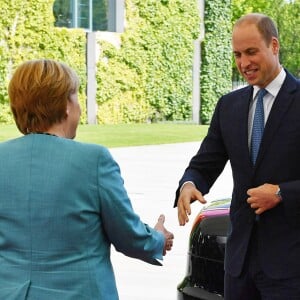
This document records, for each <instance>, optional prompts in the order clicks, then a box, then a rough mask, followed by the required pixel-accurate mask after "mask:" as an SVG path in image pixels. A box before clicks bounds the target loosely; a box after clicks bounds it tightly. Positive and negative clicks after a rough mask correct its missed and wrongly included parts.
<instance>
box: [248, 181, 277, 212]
mask: <svg viewBox="0 0 300 300" xmlns="http://www.w3.org/2000/svg"><path fill="white" fill-rule="evenodd" d="M278 188H279V186H278V185H274V184H269V183H265V184H263V185H260V186H258V187H256V188H252V189H249V190H248V191H247V194H248V195H249V198H248V199H247V202H248V203H249V204H250V206H251V208H253V209H254V210H255V213H256V214H257V215H260V214H262V213H263V212H265V211H266V210H269V209H271V208H273V207H275V206H276V205H278V204H279V203H280V202H281V198H280V197H278V196H277V195H276V192H277V190H278Z"/></svg>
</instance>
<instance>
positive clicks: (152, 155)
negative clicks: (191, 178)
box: [111, 142, 232, 300]
mask: <svg viewBox="0 0 300 300" xmlns="http://www.w3.org/2000/svg"><path fill="white" fill-rule="evenodd" d="M198 147H199V143H198V142H196V143H195V142H193V143H183V144H167V145H158V146H141V147H129V148H113V149H111V153H112V155H113V156H114V158H115V159H116V161H117V162H118V163H119V165H120V167H121V172H122V176H123V178H124V180H125V187H126V189H127V191H128V193H129V195H130V197H131V201H132V204H133V207H134V209H135V211H136V212H137V213H138V214H139V215H140V217H141V219H142V220H143V222H145V223H148V224H149V225H154V224H155V223H156V220H157V218H158V216H159V214H160V213H164V214H165V216H166V227H167V228H168V229H169V230H170V231H172V232H173V233H174V235H175V240H174V246H173V250H172V252H169V253H168V255H167V256H166V257H165V259H164V261H163V264H164V266H163V267H157V266H152V265H148V264H146V263H144V262H140V261H137V260H134V259H131V258H128V257H125V256H124V255H123V254H120V253H117V252H115V251H113V253H112V261H113V264H114V268H115V274H116V280H117V285H118V290H119V295H120V300H175V299H176V286H177V284H178V283H179V282H180V281H181V280H182V279H183V277H184V274H185V268H186V252H187V245H188V235H189V231H190V229H191V226H192V221H190V222H189V223H188V224H187V225H186V226H184V227H180V226H179V225H178V222H177V210H176V209H174V208H173V201H174V194H175V189H176V188H177V184H178V180H179V179H180V177H181V175H182V173H183V171H184V169H185V167H186V166H187V164H188V162H189V160H190V158H191V157H192V155H194V154H195V153H196V151H197V150H198ZM231 188H232V181H231V171H230V168H229V167H228V166H227V167H226V168H225V170H224V172H223V174H222V175H221V177H220V178H219V179H218V181H217V183H216V184H215V186H214V188H213V189H212V190H211V192H210V194H209V195H207V197H206V199H207V200H211V199H214V198H222V197H227V196H229V195H230V194H231ZM192 208H193V212H192V216H191V220H193V218H194V217H195V216H196V215H197V212H198V211H199V209H200V208H201V205H200V204H198V203H194V204H193V206H192Z"/></svg>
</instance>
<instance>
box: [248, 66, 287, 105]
mask: <svg viewBox="0 0 300 300" xmlns="http://www.w3.org/2000/svg"><path fill="white" fill-rule="evenodd" d="M285 77H286V72H285V70H284V68H281V71H280V72H279V74H278V75H277V76H276V77H275V78H274V80H273V81H271V82H270V83H269V84H268V85H267V86H266V87H265V89H266V90H267V91H268V93H269V94H271V95H272V96H273V97H274V98H275V97H276V96H277V94H278V92H279V90H280V88H281V86H282V84H283V82H284V80H285ZM259 90H260V87H258V86H257V85H254V86H253V99H254V98H255V97H256V96H257V93H258V91H259Z"/></svg>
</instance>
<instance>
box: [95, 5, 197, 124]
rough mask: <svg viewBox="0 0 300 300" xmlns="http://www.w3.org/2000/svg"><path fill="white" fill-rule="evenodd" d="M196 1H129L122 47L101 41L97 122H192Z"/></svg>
mask: <svg viewBox="0 0 300 300" xmlns="http://www.w3.org/2000/svg"><path fill="white" fill-rule="evenodd" d="M198 35H199V12H198V10H197V0H190V1H186V0H160V1H159V0H127V1H126V30H125V32H124V33H123V34H122V35H121V46H120V48H117V47H115V46H113V45H112V44H108V43H107V42H102V43H101V44H100V47H101V49H102V52H101V57H100V62H99V65H98V76H97V82H98V92H97V103H98V108H99V111H98V122H99V123H122V122H124V123H131V122H140V123H141V122H157V121H165V120H167V121H173V120H190V118H191V97H192V74H191V72H192V62H193V41H194V40H195V39H196V38H197V37H198Z"/></svg>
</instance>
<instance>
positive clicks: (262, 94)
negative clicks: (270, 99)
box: [257, 89, 268, 99]
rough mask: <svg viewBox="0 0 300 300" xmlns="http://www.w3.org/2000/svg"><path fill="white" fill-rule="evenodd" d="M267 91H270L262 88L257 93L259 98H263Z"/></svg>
mask: <svg viewBox="0 0 300 300" xmlns="http://www.w3.org/2000/svg"><path fill="white" fill-rule="evenodd" d="M267 93H268V91H267V90H266V89H260V90H259V91H258V93H257V98H258V99H262V98H263V97H264V96H265V95H266V94H267Z"/></svg>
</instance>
